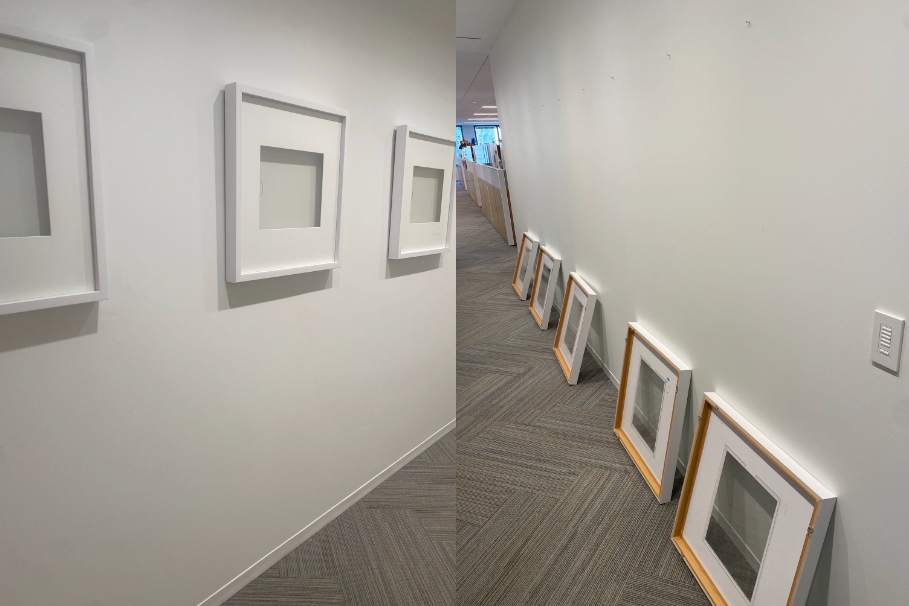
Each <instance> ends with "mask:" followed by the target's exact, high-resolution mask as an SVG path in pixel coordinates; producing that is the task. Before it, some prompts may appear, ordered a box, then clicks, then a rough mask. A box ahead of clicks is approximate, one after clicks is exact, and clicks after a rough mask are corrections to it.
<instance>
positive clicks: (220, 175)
mask: <svg viewBox="0 0 909 606" xmlns="http://www.w3.org/2000/svg"><path fill="white" fill-rule="evenodd" d="M212 114H213V120H214V133H215V138H214V144H215V155H214V158H215V216H216V217H217V220H216V221H215V229H216V230H217V231H216V234H215V238H216V241H217V243H218V245H217V253H216V254H217V255H218V272H217V280H218V284H217V288H218V311H224V310H227V309H233V308H236V307H246V306H248V305H258V304H259V303H267V302H269V301H277V300H279V299H287V298H290V297H296V296H299V295H305V294H308V293H311V292H316V291H319V290H328V289H330V288H332V286H334V283H335V277H334V276H333V275H332V271H333V270H331V269H326V270H323V271H314V272H311V273H305V274H294V275H291V276H282V277H278V278H268V279H265V280H252V281H250V282H241V283H238V284H231V283H229V282H228V281H227V279H226V278H225V275H226V274H225V259H224V257H225V254H226V246H227V243H226V241H225V234H224V229H225V228H224V224H225V219H224V215H225V194H224V191H225V178H226V174H225V173H226V170H225V166H224V91H223V90H222V91H219V92H218V97H217V99H215V103H214V105H213V106H212Z"/></svg>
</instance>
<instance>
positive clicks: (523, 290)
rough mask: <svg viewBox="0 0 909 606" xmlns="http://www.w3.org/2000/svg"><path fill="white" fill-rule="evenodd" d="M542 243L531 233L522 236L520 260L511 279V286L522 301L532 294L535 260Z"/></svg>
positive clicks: (519, 251) (519, 250)
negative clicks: (531, 284)
mask: <svg viewBox="0 0 909 606" xmlns="http://www.w3.org/2000/svg"><path fill="white" fill-rule="evenodd" d="M539 247H540V243H539V242H538V241H537V240H535V239H534V238H533V236H531V235H530V234H529V233H527V232H524V235H523V236H521V248H519V249H518V262H517V264H515V266H514V278H512V280H511V286H512V287H513V288H514V290H515V292H516V293H518V297H520V298H521V301H526V300H527V295H528V294H530V283H531V282H532V281H533V268H534V261H536V258H537V250H538V249H539Z"/></svg>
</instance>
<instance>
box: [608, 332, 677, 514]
mask: <svg viewBox="0 0 909 606" xmlns="http://www.w3.org/2000/svg"><path fill="white" fill-rule="evenodd" d="M690 385H691V367H690V366H688V365H687V364H685V363H684V362H682V361H681V360H680V359H679V358H678V357H677V356H676V355H675V354H673V353H672V352H671V351H669V349H668V348H667V347H666V346H665V345H663V344H662V343H660V342H659V341H657V340H656V338H655V337H654V336H653V335H652V334H650V333H649V332H647V330H645V329H644V327H643V326H641V325H640V324H638V323H637V322H631V323H629V324H628V334H627V336H626V338H625V360H624V363H623V366H622V378H621V381H620V383H619V399H618V403H617V404H616V415H615V424H614V429H615V433H616V435H617V436H618V437H619V441H620V442H621V443H622V446H624V447H625V450H627V451H628V454H629V456H631V459H632V460H633V461H634V464H635V465H636V466H637V468H638V471H640V472H641V475H642V476H643V477H644V480H645V481H646V482H647V485H648V486H649V487H650V489H651V490H652V491H653V494H654V496H656V498H657V501H658V502H660V503H668V502H669V501H670V500H671V499H672V486H673V483H674V481H675V470H676V463H677V461H678V457H679V446H680V445H681V442H682V426H683V425H684V424H685V411H686V410H687V409H688V390H689V386H690ZM657 387H658V388H659V392H658V393H659V395H658V396H657V389H656V388H657Z"/></svg>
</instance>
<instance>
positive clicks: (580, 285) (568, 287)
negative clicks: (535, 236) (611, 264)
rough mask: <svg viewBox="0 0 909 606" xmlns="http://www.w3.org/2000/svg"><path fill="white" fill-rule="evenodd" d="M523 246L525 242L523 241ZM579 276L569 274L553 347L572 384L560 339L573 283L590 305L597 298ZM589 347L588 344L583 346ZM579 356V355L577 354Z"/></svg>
mask: <svg viewBox="0 0 909 606" xmlns="http://www.w3.org/2000/svg"><path fill="white" fill-rule="evenodd" d="M522 246H523V241H522ZM579 278H580V277H579V276H576V275H575V273H574V272H573V271H572V272H568V281H567V282H566V283H565V296H564V297H563V299H562V313H560V314H559V325H558V328H556V336H555V344H554V345H553V346H552V349H553V351H555V355H556V359H558V361H559V365H560V366H561V367H562V372H564V373H565V378H566V379H567V380H568V381H569V383H570V382H571V365H570V364H568V360H566V359H565V356H564V355H563V354H562V350H560V349H559V339H560V338H561V336H562V329H563V327H564V325H565V322H566V321H567V317H566V315H565V314H566V311H567V309H568V301H569V298H568V297H569V296H570V295H571V283H572V282H574V283H575V284H577V285H578V288H580V289H581V290H583V291H584V294H585V295H587V297H588V305H589V303H590V297H593V296H595V293H594V292H593V290H591V289H590V288H588V287H587V285H586V284H585V283H584V280H582V279H579ZM586 310H587V306H585V307H584V311H586ZM583 346H584V347H585V348H586V347H587V343H584V345H583ZM575 355H577V354H575Z"/></svg>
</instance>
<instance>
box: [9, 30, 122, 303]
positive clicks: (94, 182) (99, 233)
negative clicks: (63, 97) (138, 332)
mask: <svg viewBox="0 0 909 606" xmlns="http://www.w3.org/2000/svg"><path fill="white" fill-rule="evenodd" d="M0 36H4V37H7V38H13V39H18V40H24V41H26V42H32V43H35V44H41V45H44V46H48V47H51V48H59V49H63V50H67V51H71V52H75V53H78V54H80V55H81V56H82V103H83V106H84V108H85V109H84V117H83V118H84V121H85V146H86V150H85V151H86V153H85V157H86V161H87V162H86V164H87V166H86V170H87V175H86V178H87V180H88V181H87V183H88V199H89V221H90V224H91V229H92V262H93V269H94V274H95V275H94V277H95V290H92V291H88V292H79V293H72V294H66V295H55V296H52V297H41V298H38V299H23V300H21V301H9V302H6V303H0V315H5V314H13V313H18V312H22V311H33V310H36V309H48V308H50V307H61V306H64V305H77V304H79V303H93V302H95V301H106V300H107V261H106V255H105V248H104V216H103V212H102V205H101V178H100V168H99V167H100V166H101V154H100V152H99V150H98V141H99V140H100V136H99V134H98V125H97V122H96V121H95V120H92V111H93V108H95V107H97V97H96V93H95V92H94V91H95V89H96V86H97V84H96V83H97V75H96V72H95V47H94V45H93V44H91V43H90V42H82V41H81V40H73V39H71V38H64V37H62V36H57V35H54V34H48V33H45V32H41V31H36V30H32V29H28V28H25V27H20V26H18V25H13V24H11V23H4V22H0Z"/></svg>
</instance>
